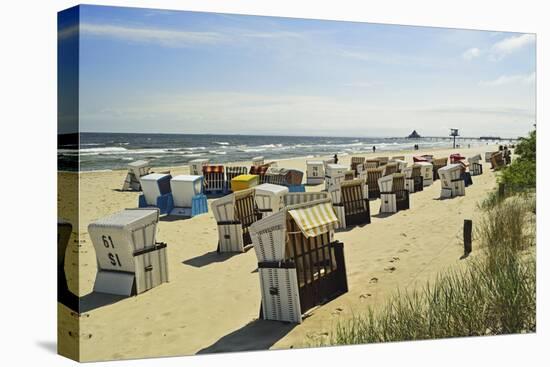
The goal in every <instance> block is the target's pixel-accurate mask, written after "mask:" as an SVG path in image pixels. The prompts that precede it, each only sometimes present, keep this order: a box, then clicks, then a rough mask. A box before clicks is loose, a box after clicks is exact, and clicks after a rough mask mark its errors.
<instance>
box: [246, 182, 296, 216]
mask: <svg viewBox="0 0 550 367" xmlns="http://www.w3.org/2000/svg"><path fill="white" fill-rule="evenodd" d="M254 190H255V191H256V193H255V199H256V205H257V206H258V211H259V212H260V213H261V214H262V218H265V217H267V216H270V215H272V214H274V213H277V212H278V211H280V210H281V209H282V208H284V206H285V200H284V198H285V195H287V194H288V187H286V186H281V185H273V184H269V183H265V184H261V185H258V186H256V187H255V188H254Z"/></svg>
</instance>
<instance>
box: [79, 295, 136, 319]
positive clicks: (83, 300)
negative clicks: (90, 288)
mask: <svg viewBox="0 0 550 367" xmlns="http://www.w3.org/2000/svg"><path fill="white" fill-rule="evenodd" d="M125 298H129V297H127V296H120V295H115V294H107V293H99V292H92V293H88V294H87V295H85V296H83V297H80V300H79V301H80V313H81V314H83V313H84V312H90V311H93V310H95V309H96V308H100V307H103V306H107V305H110V304H113V303H116V302H118V301H121V300H123V299H125Z"/></svg>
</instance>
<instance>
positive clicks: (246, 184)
mask: <svg viewBox="0 0 550 367" xmlns="http://www.w3.org/2000/svg"><path fill="white" fill-rule="evenodd" d="M259 184H260V177H259V176H258V175H249V174H245V175H239V176H237V177H234V178H233V179H232V180H231V191H233V192H237V191H241V190H246V189H250V188H252V187H254V186H258V185H259Z"/></svg>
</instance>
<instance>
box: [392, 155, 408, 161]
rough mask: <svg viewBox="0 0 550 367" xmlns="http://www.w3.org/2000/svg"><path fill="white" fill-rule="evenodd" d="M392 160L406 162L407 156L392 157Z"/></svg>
mask: <svg viewBox="0 0 550 367" xmlns="http://www.w3.org/2000/svg"><path fill="white" fill-rule="evenodd" d="M391 160H392V161H404V160H405V156H404V155H396V156H393V157H391Z"/></svg>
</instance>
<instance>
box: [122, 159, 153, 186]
mask: <svg viewBox="0 0 550 367" xmlns="http://www.w3.org/2000/svg"><path fill="white" fill-rule="evenodd" d="M150 171H151V164H150V163H149V161H144V160H140V161H134V162H131V163H128V173H127V174H126V178H125V179H124V184H123V185H122V191H141V182H140V178H141V177H143V176H146V175H148V174H149V173H150Z"/></svg>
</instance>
